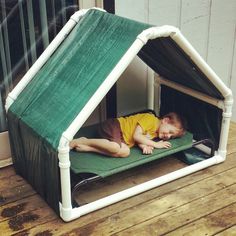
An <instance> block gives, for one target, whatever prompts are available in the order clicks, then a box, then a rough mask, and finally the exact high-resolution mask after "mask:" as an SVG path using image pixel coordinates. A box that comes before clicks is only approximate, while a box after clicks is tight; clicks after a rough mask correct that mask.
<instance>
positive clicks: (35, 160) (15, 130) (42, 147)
mask: <svg viewBox="0 0 236 236" xmlns="http://www.w3.org/2000/svg"><path fill="white" fill-rule="evenodd" d="M7 118H8V129H9V136H10V144H11V151H12V159H13V164H14V167H15V170H16V173H17V174H19V175H21V176H22V177H23V178H24V179H26V180H27V181H28V182H29V183H30V184H31V186H32V187H33V188H34V189H35V190H36V191H37V192H38V193H39V194H40V195H41V196H42V198H43V199H44V200H45V201H46V202H47V203H48V204H49V206H51V207H52V208H53V209H54V210H55V212H56V213H57V214H58V215H59V198H60V189H59V170H58V157H57V152H56V151H53V149H52V148H51V147H50V146H49V144H48V143H46V142H45V140H42V139H41V138H40V137H38V136H37V135H36V134H35V132H34V131H33V130H32V129H30V128H29V127H28V126H26V125H25V124H24V123H23V122H22V121H21V120H19V119H18V118H17V117H16V116H15V115H14V114H13V113H12V112H11V111H9V112H8V116H7Z"/></svg>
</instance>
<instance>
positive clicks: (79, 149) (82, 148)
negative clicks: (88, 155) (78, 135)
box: [74, 144, 93, 152]
mask: <svg viewBox="0 0 236 236" xmlns="http://www.w3.org/2000/svg"><path fill="white" fill-rule="evenodd" d="M74 148H75V150H76V151H77V152H91V151H93V148H91V147H89V146H87V145H85V144H77V145H76V146H75V147H74Z"/></svg>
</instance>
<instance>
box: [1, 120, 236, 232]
mask: <svg viewBox="0 0 236 236" xmlns="http://www.w3.org/2000/svg"><path fill="white" fill-rule="evenodd" d="M182 166H184V164H183V163H181V162H180V161H178V160H176V159H174V158H167V159H163V160H160V161H157V162H155V163H152V164H151V165H150V164H149V165H146V166H144V167H142V168H137V169H135V170H133V171H132V172H131V171H129V172H125V173H123V174H120V175H117V176H114V177H113V178H110V179H107V180H105V181H103V182H100V183H97V184H95V185H94V186H91V188H90V189H91V191H89V192H88V191H82V192H81V193H80V194H79V196H78V198H79V201H80V202H87V201H90V200H92V199H93V198H94V196H96V197H100V196H102V195H105V194H107V193H108V192H109V193H110V192H111V191H112V192H114V191H117V190H119V189H123V188H126V187H127V186H131V185H134V184H137V183H140V182H143V181H146V180H148V179H150V178H153V177H156V176H160V175H162V174H164V173H168V172H170V171H172V170H174V169H178V168H180V167H182ZM0 235H1V236H6V235H20V236H23V235H38V236H39V235H40V236H42V235H44V236H49V235H83V236H88V235H96V236H100V235H105V236H106V235H129V236H132V235H138V236H142V235H147V236H149V235H155V236H156V235H174V236H176V235H181V236H182V235H191V236H192V235H196V236H202V235H204V236H206V235H222V236H223V235H236V124H231V128H230V135H229V140H228V155H227V160H226V161H225V162H224V163H222V164H219V165H215V166H212V167H209V168H207V169H205V170H202V171H199V172H197V173H194V174H192V175H189V176H187V177H184V178H181V179H179V180H175V181H173V182H171V183H168V184H165V185H163V186H161V187H159V188H156V189H153V190H150V191H147V192H145V193H143V194H140V195H138V196H135V197H132V198H130V199H127V200H124V201H122V202H120V203H117V204H114V205H112V206H109V207H106V208H103V209H101V210H98V211H96V212H93V213H90V214H88V215H86V216H83V217H81V218H79V219H77V220H75V221H73V222H70V223H64V222H63V221H62V220H61V219H60V218H58V216H57V215H56V214H55V213H54V212H53V211H52V210H51V209H50V208H49V207H48V206H47V204H46V203H45V202H44V201H43V200H42V199H41V198H40V197H39V196H38V195H37V194H36V193H35V192H34V190H33V189H32V188H31V187H30V186H29V185H28V184H27V183H26V182H25V181H24V180H23V179H22V178H21V177H20V176H18V175H16V174H15V172H14V170H13V168H12V167H7V168H3V169H1V170H0Z"/></svg>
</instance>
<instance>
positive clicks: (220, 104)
mask: <svg viewBox="0 0 236 236" xmlns="http://www.w3.org/2000/svg"><path fill="white" fill-rule="evenodd" d="M158 77H159V79H157V83H160V84H163V85H165V86H167V87H170V88H173V89H175V90H177V91H179V92H182V93H184V94H187V95H189V96H192V97H195V98H197V99H198V100H201V101H204V102H206V103H209V104H211V105H213V106H216V107H218V108H220V109H223V108H224V101H223V100H219V99H217V98H213V97H210V96H208V95H206V94H204V93H201V92H198V91H196V90H193V89H190V88H188V87H185V86H183V85H180V84H177V83H175V82H172V81H169V80H166V79H164V78H163V77H161V76H158Z"/></svg>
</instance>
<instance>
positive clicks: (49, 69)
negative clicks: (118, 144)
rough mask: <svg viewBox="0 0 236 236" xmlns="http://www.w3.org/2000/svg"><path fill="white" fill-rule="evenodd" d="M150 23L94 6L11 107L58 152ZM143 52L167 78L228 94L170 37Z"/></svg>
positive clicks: (153, 42)
mask: <svg viewBox="0 0 236 236" xmlns="http://www.w3.org/2000/svg"><path fill="white" fill-rule="evenodd" d="M150 27H152V26H151V25H148V24H144V23H140V22H136V21H132V20H129V19H126V18H122V17H118V16H116V15H112V14H108V13H105V12H102V11H99V10H89V11H88V12H87V14H86V15H85V16H84V17H83V18H82V19H81V20H80V22H79V23H78V24H77V25H76V26H75V28H74V29H73V30H72V32H71V33H70V34H69V35H68V37H67V38H66V39H65V41H64V42H63V43H62V44H61V46H59V48H58V49H57V50H56V51H55V53H54V54H53V56H52V57H51V58H50V59H49V60H48V61H47V62H46V64H45V65H44V66H43V67H42V68H41V70H40V71H39V72H38V73H37V74H36V76H35V77H34V78H33V80H32V81H31V82H30V83H29V84H28V85H27V87H26V88H25V89H24V92H23V93H21V94H20V95H19V97H18V98H17V100H16V101H15V102H14V103H13V104H12V106H11V107H10V109H9V111H10V112H12V113H13V114H16V115H17V116H18V117H19V118H20V119H21V120H22V122H24V123H25V124H26V125H27V126H29V127H30V128H31V129H32V130H34V132H35V133H37V134H38V135H39V136H40V137H42V138H43V139H45V140H46V141H47V142H48V143H49V144H50V145H51V146H52V147H53V148H54V149H55V150H56V149H57V147H58V144H59V140H60V137H61V135H62V133H63V131H65V130H66V129H67V127H68V126H69V125H70V124H71V122H72V121H73V120H74V119H75V118H76V116H77V115H78V114H79V113H80V111H81V110H82V108H83V107H84V106H85V105H86V103H87V102H88V101H89V99H90V98H91V96H92V95H93V94H94V93H95V91H96V90H97V89H98V87H99V86H100V85H101V84H102V83H103V81H104V80H105V79H106V78H107V76H108V75H109V73H110V72H111V71H112V70H113V68H114V67H115V66H116V64H117V63H118V62H119V61H120V60H121V58H122V56H123V55H124V54H125V53H126V51H127V50H128V49H129V48H130V46H131V45H132V44H133V42H134V41H135V39H136V38H137V36H138V35H139V34H140V33H141V32H142V31H143V30H145V29H147V28H150ZM139 56H140V57H141V59H143V60H144V61H145V62H146V63H147V64H148V65H149V66H150V67H152V68H153V69H154V70H155V71H156V72H158V73H159V74H160V75H163V76H165V77H166V78H167V79H169V80H173V81H175V82H177V83H180V84H184V85H185V86H187V87H191V88H193V89H196V90H198V91H201V92H203V93H206V94H208V95H210V96H213V97H216V98H223V97H222V95H221V94H220V92H219V91H218V90H217V89H216V88H215V86H214V85H213V84H212V83H211V82H209V80H208V79H207V78H206V77H205V76H204V75H203V73H202V72H201V71H200V70H199V69H198V68H197V67H196V65H194V64H193V62H192V61H191V59H190V58H189V57H188V56H186V55H185V54H184V53H183V51H182V50H181V49H180V48H179V47H178V46H177V45H176V43H175V42H174V41H173V40H172V39H171V38H169V37H167V38H160V39H154V40H150V41H149V42H148V43H147V44H146V45H145V46H144V47H143V48H142V49H141V51H140V52H139Z"/></svg>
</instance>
